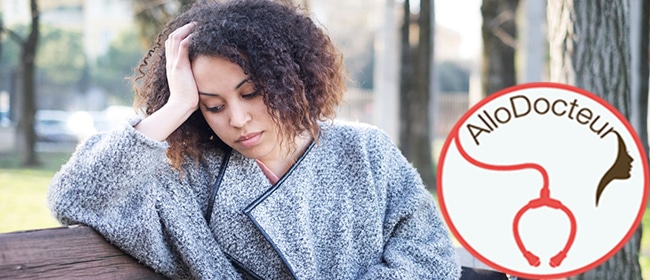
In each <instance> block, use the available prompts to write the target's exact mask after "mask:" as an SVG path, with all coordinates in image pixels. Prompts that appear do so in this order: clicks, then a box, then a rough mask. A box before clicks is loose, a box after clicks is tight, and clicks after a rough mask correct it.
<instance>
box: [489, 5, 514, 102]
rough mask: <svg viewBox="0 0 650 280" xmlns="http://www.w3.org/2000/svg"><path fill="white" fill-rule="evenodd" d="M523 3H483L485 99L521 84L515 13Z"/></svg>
mask: <svg viewBox="0 0 650 280" xmlns="http://www.w3.org/2000/svg"><path fill="white" fill-rule="evenodd" d="M518 3H519V0H483V3H482V5H481V14H482V16H483V27H482V36H483V66H482V67H483V68H482V70H481V76H482V78H481V80H482V84H483V96H487V95H490V94H492V93H495V92H497V91H499V90H502V89H504V88H507V87H510V86H514V85H515V84H516V83H517V76H516V72H515V50H516V48H517V43H516V38H517V25H516V23H515V11H516V10H517V5H518Z"/></svg>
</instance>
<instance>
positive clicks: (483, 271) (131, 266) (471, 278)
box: [0, 225, 508, 280]
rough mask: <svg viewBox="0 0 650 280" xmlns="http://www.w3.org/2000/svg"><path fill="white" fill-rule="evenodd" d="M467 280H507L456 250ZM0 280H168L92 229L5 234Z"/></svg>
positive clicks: (1, 238)
mask: <svg viewBox="0 0 650 280" xmlns="http://www.w3.org/2000/svg"><path fill="white" fill-rule="evenodd" d="M457 251H458V254H459V257H460V261H461V265H463V277H462V278H461V279H462V280H491V279H495V280H496V279H499V280H500V279H508V278H507V277H506V275H505V274H503V273H499V272H495V271H492V270H491V269H490V268H489V267H487V266H485V265H483V264H481V263H480V262H478V261H477V260H476V259H474V258H473V257H472V256H471V255H470V254H469V253H467V251H465V250H464V249H463V248H458V249H457ZM0 279H91V280H102V279H166V278H165V277H164V276H162V275H160V274H156V273H155V272H154V271H153V270H151V269H150V268H148V267H145V266H144V265H142V264H140V263H138V261H137V260H135V259H134V258H132V257H131V256H129V255H127V254H125V253H124V252H122V251H120V249H118V248H117V247H115V246H113V245H111V244H110V243H108V242H107V241H106V240H105V239H104V238H103V237H102V236H101V235H99V234H98V233H97V232H95V231H94V230H93V229H91V228H89V227H87V226H81V225H75V226H68V227H58V228H50V229H37V230H31V231H21V232H12V233H3V234H0Z"/></svg>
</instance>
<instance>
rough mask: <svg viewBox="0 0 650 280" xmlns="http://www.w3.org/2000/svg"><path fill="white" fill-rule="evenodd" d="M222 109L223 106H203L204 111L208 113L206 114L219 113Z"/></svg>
mask: <svg viewBox="0 0 650 280" xmlns="http://www.w3.org/2000/svg"><path fill="white" fill-rule="evenodd" d="M223 107H224V105H217V106H214V107H208V106H205V110H206V111H208V112H213V113H217V112H220V111H221V110H223Z"/></svg>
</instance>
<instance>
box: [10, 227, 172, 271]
mask: <svg viewBox="0 0 650 280" xmlns="http://www.w3.org/2000/svg"><path fill="white" fill-rule="evenodd" d="M35 278H38V279H48V278H65V279H93V280H99V279H165V277H163V276H161V275H159V274H156V273H155V272H153V270H151V269H150V268H148V267H145V266H143V265H142V264H140V263H138V262H137V261H136V260H135V259H134V258H132V257H131V256H129V255H127V254H125V253H124V252H122V251H120V250H119V249H118V248H117V247H115V246H113V245H111V244H110V243H108V242H107V241H106V240H105V239H104V238H103V237H102V236H101V235H99V234H97V233H96V232H95V231H94V230H93V229H91V228H89V227H86V226H69V227H59V228H51V229H41V230H34V231H24V232H14V233H5V234H0V279H35Z"/></svg>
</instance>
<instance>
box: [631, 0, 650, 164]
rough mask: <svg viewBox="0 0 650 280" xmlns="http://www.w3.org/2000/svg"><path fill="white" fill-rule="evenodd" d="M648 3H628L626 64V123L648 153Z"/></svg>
mask: <svg viewBox="0 0 650 280" xmlns="http://www.w3.org/2000/svg"><path fill="white" fill-rule="evenodd" d="M649 37H650V3H649V2H648V1H646V0H630V52H631V53H630V62H631V68H632V72H631V73H632V75H631V81H632V85H631V98H630V99H631V100H632V102H631V103H632V106H633V107H632V110H631V114H630V122H631V123H632V126H634V129H635V130H636V132H637V134H638V135H639V139H640V140H641V145H643V150H644V151H646V153H647V152H648V91H649V90H650V89H649V88H648V76H649V74H650V67H649V65H648V64H649V63H650V62H649V60H648V50H649V49H648V47H649V46H648V45H649V44H650V38H649Z"/></svg>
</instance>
